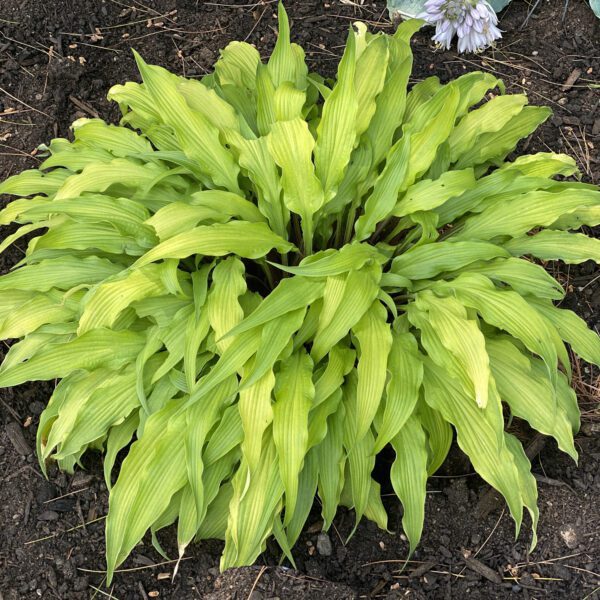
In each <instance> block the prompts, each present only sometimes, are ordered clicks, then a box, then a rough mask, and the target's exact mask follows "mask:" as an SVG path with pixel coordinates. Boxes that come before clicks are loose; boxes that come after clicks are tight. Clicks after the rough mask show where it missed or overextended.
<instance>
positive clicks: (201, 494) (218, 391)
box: [179, 376, 237, 556]
mask: <svg viewBox="0 0 600 600" xmlns="http://www.w3.org/2000/svg"><path fill="white" fill-rule="evenodd" d="M236 387H237V379H236V378H235V377H233V376H231V377H229V378H228V379H225V381H223V383H221V384H220V385H218V386H217V387H215V389H214V391H213V393H212V394H210V396H209V397H208V398H207V399H206V401H205V402H196V403H195V404H193V405H192V406H190V407H189V408H188V409H187V411H186V428H185V455H186V460H185V463H186V465H187V473H188V480H189V482H190V486H191V487H190V488H189V489H190V495H191V499H192V500H193V503H192V507H191V508H192V509H191V510H190V509H188V510H189V512H190V513H191V515H190V516H191V517H192V519H191V520H192V523H193V526H192V528H191V535H189V534H188V535H187V536H180V537H179V555H180V556H182V555H183V550H184V549H185V546H186V545H187V544H188V543H189V542H190V541H191V539H192V538H193V537H194V535H195V534H196V531H197V530H198V528H199V527H200V524H201V523H202V521H203V520H204V515H205V513H206V500H205V490H204V483H203V476H204V470H205V465H204V461H203V460H202V450H203V448H204V445H205V443H206V440H207V437H208V434H209V432H210V430H211V429H212V428H213V426H214V425H215V423H216V422H217V421H218V419H219V417H220V416H221V412H222V410H223V407H224V406H225V403H226V402H227V401H228V400H229V399H230V398H231V397H232V396H233V395H235V391H236ZM184 496H185V493H184ZM182 501H183V500H182ZM188 502H189V501H188Z"/></svg>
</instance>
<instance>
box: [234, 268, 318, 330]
mask: <svg viewBox="0 0 600 600" xmlns="http://www.w3.org/2000/svg"><path fill="white" fill-rule="evenodd" d="M324 287H325V284H324V283H323V282H322V281H319V280H314V279H306V278H304V277H294V278H291V279H283V280H282V281H281V282H280V283H279V284H278V286H277V287H276V288H275V289H274V290H273V291H272V292H271V293H270V294H269V295H268V296H267V297H266V298H265V299H264V300H263V301H262V302H261V303H260V304H259V306H258V307H257V308H256V309H255V310H254V311H253V312H252V313H250V314H249V315H248V316H247V317H246V318H245V319H244V320H243V321H242V322H241V323H240V324H239V325H237V326H236V327H234V328H233V329H232V330H231V331H229V333H228V334H227V335H237V334H240V333H242V332H244V331H249V330H250V329H252V328H254V327H258V326H259V325H263V324H264V323H267V322H269V321H271V320H273V319H276V318H277V317H280V316H281V315H285V314H286V313H289V312H291V311H293V310H297V309H299V308H303V307H305V306H306V305H307V304H312V303H313V302H314V301H315V300H317V299H318V298H320V297H321V296H322V295H323V290H324Z"/></svg>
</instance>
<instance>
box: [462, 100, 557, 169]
mask: <svg viewBox="0 0 600 600" xmlns="http://www.w3.org/2000/svg"><path fill="white" fill-rule="evenodd" d="M551 114H552V111H551V110H550V109H549V108H546V107H543V106H526V107H525V108H523V109H522V110H521V111H520V112H519V113H518V114H516V115H515V116H514V117H513V118H512V119H511V120H510V121H509V122H508V123H507V124H506V125H505V126H504V127H503V128H502V129H501V130H500V131H498V132H489V133H482V134H481V135H480V136H478V138H477V143H476V144H474V145H473V146H472V148H470V149H469V151H468V152H466V153H465V154H463V155H462V156H461V157H460V159H459V160H458V162H457V163H456V168H457V169H464V168H465V167H470V166H474V165H480V164H482V163H485V162H486V161H491V162H495V161H500V160H503V159H504V157H505V156H506V155H507V154H508V153H509V152H511V151H512V150H514V149H515V147H516V145H517V143H518V142H519V140H521V139H523V138H525V137H527V136H528V135H529V134H530V133H532V132H533V131H535V129H536V128H537V127H538V125H540V124H541V123H543V122H544V121H545V120H546V119H548V118H549V117H550V115H551Z"/></svg>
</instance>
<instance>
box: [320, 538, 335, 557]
mask: <svg viewBox="0 0 600 600" xmlns="http://www.w3.org/2000/svg"><path fill="white" fill-rule="evenodd" d="M317 552H318V553H319V554H320V555H321V556H331V554H332V552H333V547H332V545H331V539H330V538H329V536H328V535H327V534H326V533H320V534H319V536H318V537H317Z"/></svg>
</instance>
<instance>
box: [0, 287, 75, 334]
mask: <svg viewBox="0 0 600 600" xmlns="http://www.w3.org/2000/svg"><path fill="white" fill-rule="evenodd" d="M80 297H81V293H79V294H76V295H75V296H74V297H71V298H68V299H66V300H65V299H63V297H62V294H60V293H57V292H54V293H46V294H37V295H32V296H31V297H30V298H28V299H27V300H26V301H24V302H23V301H22V300H21V299H19V298H18V297H17V298H15V299H14V305H13V306H12V310H10V311H9V312H8V313H5V315H3V316H4V318H3V317H2V316H0V338H2V339H11V338H20V337H24V336H26V335H28V334H29V333H32V332H34V331H36V330H37V329H38V328H39V327H41V326H42V325H46V324H48V323H63V322H65V321H67V322H68V321H72V320H74V319H75V318H76V316H77V311H78V308H79V306H78V305H79V299H80ZM20 300H21V301H20Z"/></svg>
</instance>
